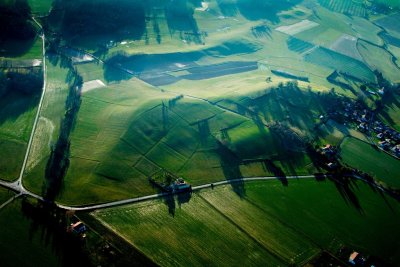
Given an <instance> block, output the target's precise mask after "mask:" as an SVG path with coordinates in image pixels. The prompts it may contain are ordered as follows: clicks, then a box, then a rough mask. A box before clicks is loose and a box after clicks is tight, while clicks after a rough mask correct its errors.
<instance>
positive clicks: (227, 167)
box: [217, 142, 246, 198]
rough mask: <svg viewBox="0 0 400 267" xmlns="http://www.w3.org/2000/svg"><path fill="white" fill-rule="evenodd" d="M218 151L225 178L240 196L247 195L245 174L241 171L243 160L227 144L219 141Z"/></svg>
mask: <svg viewBox="0 0 400 267" xmlns="http://www.w3.org/2000/svg"><path fill="white" fill-rule="evenodd" d="M217 153H218V155H219V157H220V164H221V168H222V171H223V174H224V176H225V179H226V180H227V181H228V182H230V185H231V186H232V189H233V191H234V192H235V193H236V194H237V195H238V196H239V197H240V198H243V197H245V196H246V189H245V185H244V181H243V176H242V173H241V171H240V164H241V160H240V159H239V158H238V157H237V156H236V155H235V154H234V153H233V152H232V151H231V150H230V149H229V148H227V147H226V146H224V145H223V144H222V143H220V142H218V148H217Z"/></svg>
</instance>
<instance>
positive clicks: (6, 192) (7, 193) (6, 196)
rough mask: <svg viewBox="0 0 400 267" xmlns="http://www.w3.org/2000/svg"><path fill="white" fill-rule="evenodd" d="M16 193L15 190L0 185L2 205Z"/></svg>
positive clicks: (0, 201) (0, 202)
mask: <svg viewBox="0 0 400 267" xmlns="http://www.w3.org/2000/svg"><path fill="white" fill-rule="evenodd" d="M14 195H15V194H14V192H13V191H11V190H8V189H6V188H3V187H0V205H1V204H3V203H4V202H6V201H7V200H9V199H10V198H11V197H13V196H14Z"/></svg>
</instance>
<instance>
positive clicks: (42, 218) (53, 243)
mask: <svg viewBox="0 0 400 267" xmlns="http://www.w3.org/2000/svg"><path fill="white" fill-rule="evenodd" d="M21 212H22V214H23V216H24V217H25V219H27V220H28V221H29V222H30V228H29V230H28V231H29V239H30V240H33V239H35V240H39V242H40V243H41V245H42V246H44V247H50V248H51V250H52V252H53V253H54V254H55V255H56V256H57V258H58V260H59V264H60V266H91V263H90V260H89V258H88V255H87V254H86V253H85V250H84V246H85V243H84V241H83V240H82V239H80V238H79V237H78V236H75V235H72V234H68V233H67V231H66V228H67V220H66V215H65V211H63V210H61V209H58V208H57V207H55V206H53V205H48V204H46V203H41V202H38V203H36V204H34V203H33V202H31V201H29V200H28V199H26V198H24V199H23V200H22V205H21Z"/></svg>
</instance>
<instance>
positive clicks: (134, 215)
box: [94, 180, 400, 266]
mask: <svg viewBox="0 0 400 267" xmlns="http://www.w3.org/2000/svg"><path fill="white" fill-rule="evenodd" d="M350 188H351V191H352V192H353V193H354V196H355V197H354V199H353V201H357V203H358V206H357V207H358V208H355V206H353V204H354V203H352V202H350V201H349V200H348V199H343V198H342V196H341V195H340V193H339V192H338V191H337V188H336V186H335V185H334V183H332V182H330V181H324V182H317V181H315V180H290V181H289V186H288V187H283V186H282V185H281V183H280V182H278V181H270V182H251V183H246V184H245V186H244V192H245V195H244V197H243V198H240V197H239V196H238V195H236V194H235V193H233V192H232V189H231V186H229V185H227V186H221V187H217V188H215V189H214V190H210V189H207V190H204V191H201V192H200V193H194V194H193V195H192V197H191V199H190V201H189V203H184V204H181V205H179V206H178V204H175V205H176V207H175V210H174V216H171V215H170V214H168V207H169V208H170V211H171V208H173V206H171V205H172V204H171V202H168V203H169V205H168V206H167V205H166V204H164V203H162V202H161V201H150V202H145V203H140V204H134V205H130V206H125V207H120V208H112V209H107V210H104V211H98V212H95V213H94V216H95V217H96V218H97V219H99V220H100V221H101V222H103V223H104V224H105V225H106V226H108V227H109V228H110V229H111V230H113V231H116V232H117V233H118V234H120V235H121V236H122V237H123V238H125V239H126V240H128V241H129V242H130V243H131V244H133V245H134V246H135V247H137V248H138V249H139V250H141V251H143V252H144V253H145V254H146V255H148V256H149V257H150V258H152V259H153V260H154V261H155V262H157V263H159V264H162V265H165V266H170V265H202V264H212V265H214V264H215V265H221V264H222V265H224V266H232V265H233V266H240V265H243V264H246V265H248V266H250V265H257V264H260V263H262V262H259V261H257V260H262V259H264V260H265V261H266V262H268V263H269V264H271V263H272V262H274V263H273V264H272V265H277V264H279V263H280V264H283V265H287V264H289V263H295V264H299V265H301V263H305V262H306V261H307V260H308V259H310V258H311V257H312V256H313V255H316V254H317V253H318V251H320V249H325V250H328V251H330V252H333V253H336V252H337V250H338V249H339V248H340V247H341V246H343V245H345V246H348V247H350V248H352V249H356V250H360V251H362V252H363V253H366V254H372V255H378V256H381V257H382V258H384V259H386V260H387V261H388V262H391V263H392V264H394V263H396V262H398V261H399V260H400V259H399V257H398V237H399V235H398V233H394V232H393V230H392V229H395V227H396V225H397V224H396V223H397V220H398V218H399V216H400V209H399V204H398V203H397V202H395V201H394V200H392V199H391V198H390V197H388V196H382V195H380V194H377V193H376V192H374V191H372V190H371V189H370V188H369V187H368V186H367V185H365V184H363V183H361V182H357V183H356V184H354V185H353V186H351V187H350ZM321 196H323V197H321ZM348 201H349V202H348ZM382 226H384V227H382ZM221 228H223V229H224V230H219V229H221ZM233 233H235V234H233ZM229 242H231V243H229ZM185 244H186V245H185ZM187 244H190V245H189V246H188V245H187ZM255 244H257V245H256V247H257V249H254V246H255ZM215 247H218V248H219V249H218V252H212V251H209V249H211V248H215ZM248 249H253V250H252V251H253V252H250V251H249V250H248ZM240 250H241V252H239V251H240ZM271 255H274V256H275V258H271ZM277 259H280V262H279V261H277ZM264 263H265V262H264Z"/></svg>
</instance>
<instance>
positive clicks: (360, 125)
mask: <svg viewBox="0 0 400 267" xmlns="http://www.w3.org/2000/svg"><path fill="white" fill-rule="evenodd" d="M327 117H328V118H331V119H333V120H335V121H337V122H339V123H342V124H343V125H346V126H351V127H354V128H356V129H357V130H358V131H360V132H362V133H364V134H365V135H366V136H367V137H368V139H369V141H370V143H371V145H373V146H375V147H378V148H379V149H381V150H383V151H385V152H386V153H387V154H389V155H391V156H393V157H395V158H397V159H399V158H400V133H399V132H398V131H396V130H395V129H393V128H392V127H390V126H388V125H386V124H385V123H384V122H382V120H381V119H380V118H378V116H376V113H375V111H373V110H371V109H369V108H368V107H366V106H365V105H364V104H362V103H360V102H358V101H353V100H350V99H347V98H343V99H341V103H340V105H337V106H336V107H335V109H334V110H332V111H331V112H329V113H328V114H327Z"/></svg>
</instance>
